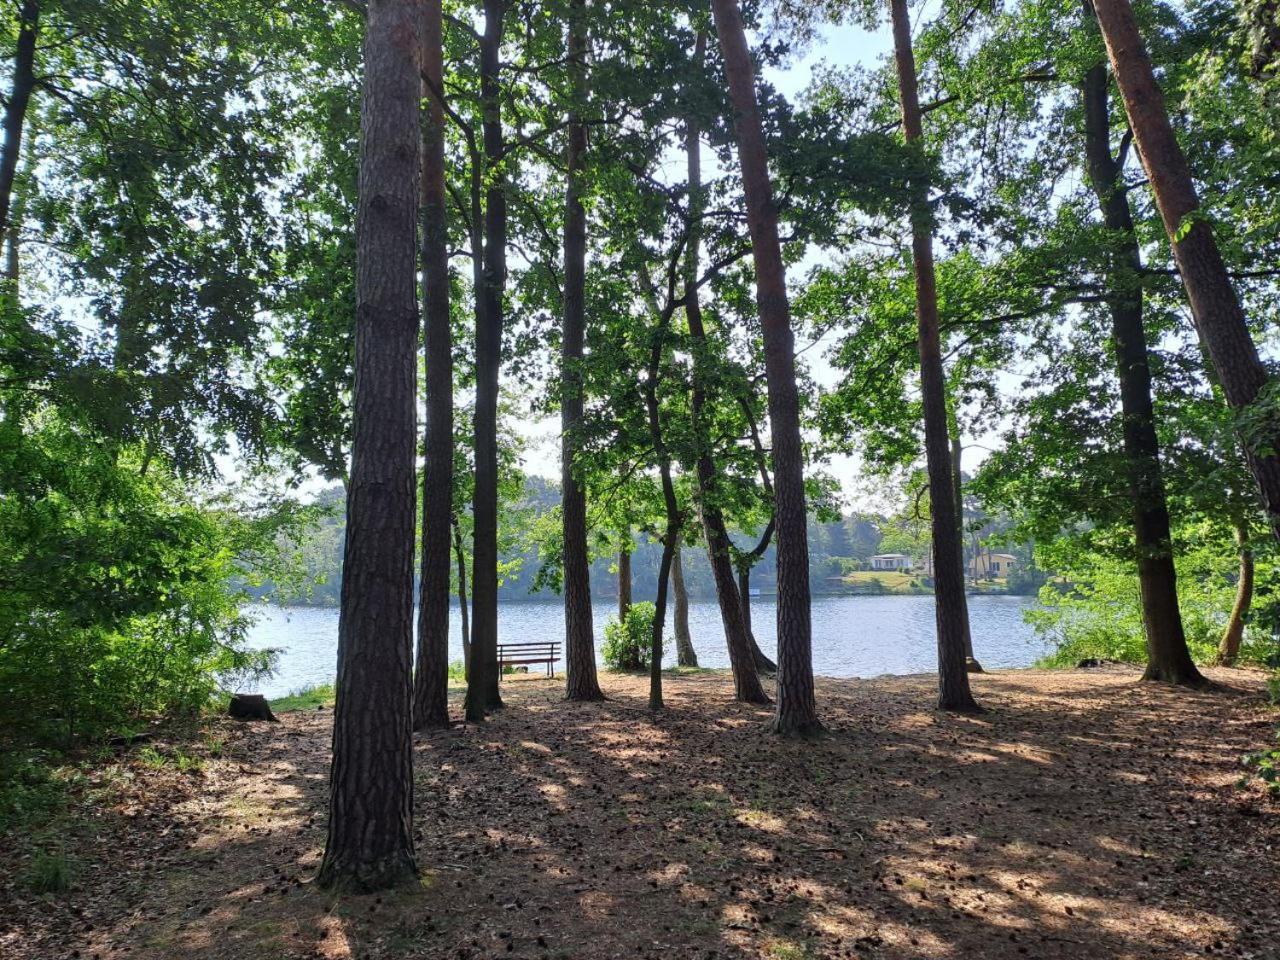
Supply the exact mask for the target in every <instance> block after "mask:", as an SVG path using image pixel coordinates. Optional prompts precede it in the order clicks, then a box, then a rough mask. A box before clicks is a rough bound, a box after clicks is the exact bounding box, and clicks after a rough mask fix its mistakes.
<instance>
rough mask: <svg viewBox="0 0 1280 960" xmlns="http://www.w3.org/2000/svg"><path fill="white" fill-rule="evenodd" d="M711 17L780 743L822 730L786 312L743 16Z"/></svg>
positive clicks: (774, 725) (719, 4)
mask: <svg viewBox="0 0 1280 960" xmlns="http://www.w3.org/2000/svg"><path fill="white" fill-rule="evenodd" d="M711 10H712V14H713V15H714V17H715V22H716V31H717V33H718V34H719V36H720V50H721V53H722V54H723V56H724V62H725V78H726V79H727V80H728V83H729V93H730V96H731V99H732V102H733V107H734V114H735V116H734V129H735V132H736V134H737V141H738V159H739V162H740V164H741V166H742V186H743V193H744V194H745V197H746V206H747V226H748V228H749V231H750V234H751V251H752V258H753V261H754V264H755V274H756V304H757V308H758V309H759V311H760V326H761V331H762V333H763V337H764V356H765V373H766V376H767V377H768V382H769V422H770V425H771V428H772V438H773V463H774V488H775V500H774V502H775V516H776V517H777V527H778V548H777V550H778V697H777V704H778V705H777V711H776V713H775V715H774V719H773V721H772V722H771V723H770V728H771V729H772V730H774V731H776V732H777V733H780V734H783V735H785V736H807V735H812V734H816V733H819V732H820V731H821V730H822V724H821V723H820V722H819V720H818V710H817V703H816V701H815V699H814V691H813V645H812V630H811V622H810V609H809V545H808V530H807V529H806V520H807V515H806V511H805V495H804V451H803V448H802V446H801V442H800V399H799V396H798V394H797V390H796V368H795V339H794V336H793V334H792V331H791V307H790V304H789V303H788V301H787V278H786V270H785V268H784V266H783V263H782V245H781V243H780V242H779V240H778V212H777V209H776V208H775V207H774V203H773V185H772V184H771V182H770V180H769V161H768V151H767V149H766V147H765V140H764V129H763V127H762V125H761V121H760V109H759V106H758V104H757V102H756V90H755V69H754V67H753V65H752V63H751V53H750V51H749V50H748V48H747V36H746V31H745V29H744V28H743V23H742V11H741V10H739V9H738V4H737V0H712V3H711Z"/></svg>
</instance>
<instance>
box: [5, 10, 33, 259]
mask: <svg viewBox="0 0 1280 960" xmlns="http://www.w3.org/2000/svg"><path fill="white" fill-rule="evenodd" d="M39 33H40V2H39V0H22V5H21V6H20V7H19V8H18V43H17V46H16V48H15V49H14V54H13V80H12V85H11V86H10V88H9V97H8V99H7V100H6V101H5V105H4V126H3V130H4V143H3V144H2V145H0V236H4V235H5V234H6V233H8V231H9V205H10V203H11V202H12V199H13V182H14V179H15V178H16V176H17V173H18V158H19V157H21V156H22V132H23V125H24V123H25V122H26V118H27V106H28V105H29V104H30V103H31V94H32V92H33V91H34V90H35V88H36V75H35V64H36V41H37V39H38V37H39Z"/></svg>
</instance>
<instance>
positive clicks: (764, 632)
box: [249, 596, 1048, 697]
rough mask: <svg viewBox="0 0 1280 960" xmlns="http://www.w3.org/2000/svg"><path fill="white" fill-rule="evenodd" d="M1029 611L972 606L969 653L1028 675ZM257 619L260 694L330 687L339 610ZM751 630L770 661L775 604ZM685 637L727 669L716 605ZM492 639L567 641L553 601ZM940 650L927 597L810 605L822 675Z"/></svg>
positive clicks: (267, 612) (700, 613)
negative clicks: (262, 668)
mask: <svg viewBox="0 0 1280 960" xmlns="http://www.w3.org/2000/svg"><path fill="white" fill-rule="evenodd" d="M1035 602H1036V601H1035V598H1034V597H1000V596H971V597H970V598H969V619H970V623H971V626H972V630H973V645H974V650H975V653H976V654H977V656H978V659H979V660H980V661H981V662H982V664H983V666H986V667H1026V666H1030V665H1031V664H1032V663H1034V662H1035V661H1036V660H1037V659H1038V658H1039V657H1041V656H1043V655H1044V654H1045V653H1047V652H1048V645H1047V644H1046V643H1045V642H1044V641H1043V640H1041V639H1040V638H1038V637H1037V636H1036V634H1035V632H1034V631H1033V630H1032V629H1031V628H1030V627H1029V626H1027V624H1026V623H1024V622H1023V619H1022V613H1023V611H1024V610H1026V609H1027V608H1028V607H1030V606H1033V605H1034V604H1035ZM593 609H594V612H595V625H596V643H597V644H599V643H600V642H601V641H602V640H603V638H604V623H605V620H607V619H608V618H609V616H610V615H611V614H613V613H614V612H615V606H614V603H613V602H611V601H610V600H607V599H601V600H597V601H595V602H594V603H593ZM255 613H256V616H257V623H256V624H255V625H254V627H253V628H252V629H251V630H250V632H249V643H250V645H251V646H253V647H256V648H265V647H273V648H277V649H279V650H280V651H281V652H280V666H279V669H278V670H277V672H276V675H275V676H274V677H271V678H270V679H268V680H265V681H263V682H262V684H260V686H261V690H262V692H263V693H265V694H266V695H267V696H269V697H278V696H283V695H284V694H286V693H289V692H291V691H294V690H298V689H300V688H302V687H309V686H315V685H318V684H325V683H332V682H333V677H334V672H335V666H336V663H337V651H338V611H337V609H336V608H333V607H274V606H260V607H257V608H256V610H255ZM752 621H753V625H754V627H755V632H756V639H757V640H758V641H759V642H760V646H761V647H762V648H763V649H764V650H765V651H766V652H769V653H770V654H771V655H772V651H773V648H774V645H775V643H776V639H777V632H776V630H775V616H774V602H773V600H772V599H760V600H757V601H755V603H754V605H753V606H752ZM450 629H451V635H450V659H451V660H459V661H460V660H461V659H462V639H461V626H460V623H459V619H458V609H457V605H456V604H455V605H454V608H453V612H452V615H451V620H450ZM689 630H690V633H691V634H692V635H693V645H694V648H695V649H696V650H697V652H698V662H699V663H700V664H701V665H702V666H704V667H728V666H729V653H728V650H727V649H726V646H725V639H724V630H723V629H722V628H721V625H720V609H719V607H718V606H717V605H716V603H715V602H714V601H706V600H703V601H691V602H690V604H689ZM498 634H499V637H500V639H502V640H506V641H509V642H519V641H526V640H561V641H563V639H564V609H563V607H562V606H561V604H560V601H559V600H525V601H518V602H511V601H507V602H504V603H503V604H502V606H501V607H500V608H499V610H498ZM936 642H937V641H936V634H935V631H934V620H933V597H931V596H858V597H849V596H843V597H815V598H814V600H813V668H814V672H815V673H817V674H819V675H820V676H827V677H874V676H880V675H882V674H910V673H927V672H930V671H932V670H934V669H936V666H937V651H936V646H935V645H936ZM666 647H667V659H668V660H669V662H670V663H671V664H672V665H674V663H675V645H674V641H673V639H672V630H671V626H670V620H669V619H668V627H667V633H666ZM561 668H563V664H561ZM534 669H537V668H534Z"/></svg>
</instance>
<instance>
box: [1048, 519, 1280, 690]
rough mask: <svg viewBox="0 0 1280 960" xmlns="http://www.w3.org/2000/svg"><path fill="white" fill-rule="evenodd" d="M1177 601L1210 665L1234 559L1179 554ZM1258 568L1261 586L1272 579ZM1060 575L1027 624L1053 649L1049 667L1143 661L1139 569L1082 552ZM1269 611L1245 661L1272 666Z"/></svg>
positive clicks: (1257, 619)
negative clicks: (1086, 661) (1092, 661)
mask: <svg viewBox="0 0 1280 960" xmlns="http://www.w3.org/2000/svg"><path fill="white" fill-rule="evenodd" d="M1177 569H1178V596H1179V601H1180V606H1181V610H1182V622H1183V628H1184V629H1185V631H1186V634H1187V645H1188V647H1189V648H1190V650H1191V655H1192V657H1193V658H1194V659H1195V660H1196V661H1197V662H1198V663H1210V662H1212V661H1213V660H1214V658H1215V657H1216V655H1217V650H1218V640H1219V638H1220V637H1221V635H1222V631H1223V628H1224V626H1225V624H1226V618H1227V614H1228V613H1229V611H1230V610H1231V606H1232V602H1233V600H1234V596H1235V580H1234V576H1233V574H1234V559H1233V558H1232V557H1230V556H1229V555H1226V556H1224V555H1223V554H1222V553H1221V552H1220V550H1218V549H1215V546H1214V545H1212V544H1209V545H1204V546H1201V547H1199V548H1196V547H1190V546H1188V547H1187V548H1185V549H1183V550H1181V551H1180V552H1179V555H1178V557H1177ZM1269 569H1270V567H1269V566H1268V567H1267V568H1266V569H1263V568H1262V566H1261V564H1260V569H1259V573H1258V579H1259V581H1265V578H1266V577H1267V576H1269V573H1268V572H1267V570H1269ZM1059 570H1060V574H1061V575H1060V577H1059V578H1056V579H1054V580H1053V581H1051V582H1049V583H1047V584H1046V585H1045V586H1044V587H1043V588H1041V590H1040V601H1041V605H1040V606H1039V607H1036V608H1032V609H1030V610H1028V611H1027V613H1026V617H1027V620H1028V621H1029V622H1030V623H1031V624H1032V625H1033V626H1034V627H1035V629H1036V631H1037V632H1038V633H1040V634H1041V635H1042V636H1045V637H1046V638H1048V639H1049V640H1050V641H1051V642H1052V643H1053V644H1054V647H1055V650H1054V652H1053V653H1052V654H1050V655H1049V656H1048V657H1046V658H1045V660H1044V661H1043V664H1044V665H1046V666H1053V667H1073V666H1075V665H1076V664H1077V663H1078V662H1079V661H1081V660H1084V659H1088V658H1098V659H1105V660H1118V661H1121V662H1124V663H1139V664H1140V663H1145V662H1146V659H1147V650H1146V641H1145V638H1144V634H1143V626H1142V604H1141V597H1140V596H1139V593H1138V578H1137V573H1136V571H1135V570H1134V569H1133V568H1132V566H1131V565H1130V564H1129V563H1127V562H1125V561H1124V560H1121V559H1118V558H1116V557H1113V556H1109V555H1106V554H1100V553H1095V552H1088V551H1084V552H1081V553H1079V554H1077V555H1075V556H1074V557H1070V558H1064V559H1063V563H1062V565H1061V566H1060V567H1059ZM1261 605H1262V607H1263V609H1262V610H1260V611H1255V616H1254V617H1253V618H1251V620H1250V622H1249V623H1248V624H1247V625H1246V631H1245V639H1244V643H1243V645H1242V647H1241V651H1240V656H1241V660H1242V661H1246V662H1254V663H1266V662H1268V661H1269V660H1270V659H1271V657H1272V656H1273V654H1274V650H1275V642H1274V640H1273V638H1272V637H1271V635H1270V634H1269V633H1268V632H1267V631H1265V630H1263V629H1261V628H1260V625H1261V623H1262V622H1263V620H1264V619H1265V609H1266V606H1265V603H1263V604H1261Z"/></svg>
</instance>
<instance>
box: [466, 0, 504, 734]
mask: <svg viewBox="0 0 1280 960" xmlns="http://www.w3.org/2000/svg"><path fill="white" fill-rule="evenodd" d="M506 12H507V2H506V0H484V34H483V35H482V37H481V43H480V99H481V105H482V110H483V119H482V123H481V126H482V128H483V133H484V159H485V173H486V177H487V178H488V189H487V192H486V195H485V209H484V233H485V244H484V283H483V284H482V285H481V289H480V291H479V293H478V296H479V298H480V299H482V300H483V301H484V308H483V309H482V310H480V311H479V313H478V315H477V318H476V321H477V322H476V401H475V404H476V405H475V461H476V462H475V501H474V503H473V505H472V517H473V523H474V527H475V529H474V534H473V545H472V558H471V568H472V569H471V613H472V617H471V620H472V624H471V630H472V636H471V645H472V663H471V677H470V679H469V681H468V683H467V701H466V712H467V719H468V720H482V719H483V718H484V714H485V713H486V711H489V710H496V709H499V708H501V707H502V705H503V704H502V694H501V693H500V692H499V689H498V680H499V678H498V379H499V373H500V368H501V365H502V326H503V295H504V289H505V286H506V276H507V250H506V248H507V195H506V184H505V183H504V178H503V176H502V174H501V168H502V155H503V150H504V143H503V133H502V99H501V97H502V90H501V86H500V84H501V77H500V75H499V74H500V72H501V69H502V63H501V52H502V37H503V28H504V24H503V19H504V17H505V16H506Z"/></svg>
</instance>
